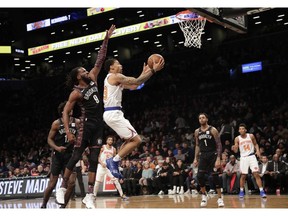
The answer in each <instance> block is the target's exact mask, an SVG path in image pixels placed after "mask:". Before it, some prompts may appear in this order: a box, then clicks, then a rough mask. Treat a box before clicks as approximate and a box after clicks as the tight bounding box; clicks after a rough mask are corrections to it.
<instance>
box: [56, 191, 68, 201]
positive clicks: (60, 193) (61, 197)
mask: <svg viewBox="0 0 288 216" xmlns="http://www.w3.org/2000/svg"><path fill="white" fill-rule="evenodd" d="M66 191H67V189H66V188H63V187H61V188H59V189H58V190H57V191H56V203H57V204H58V205H64V204H65V198H64V197H65V193H66Z"/></svg>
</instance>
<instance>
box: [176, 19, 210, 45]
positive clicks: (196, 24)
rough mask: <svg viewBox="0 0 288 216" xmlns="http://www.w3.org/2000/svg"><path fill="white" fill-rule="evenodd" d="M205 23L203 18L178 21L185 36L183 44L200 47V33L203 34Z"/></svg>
mask: <svg viewBox="0 0 288 216" xmlns="http://www.w3.org/2000/svg"><path fill="white" fill-rule="evenodd" d="M205 23H206V19H205V18H201V19H192V20H182V21H180V22H178V24H179V26H180V28H181V30H182V32H183V34H184V37H185V43H184V46H186V47H192V46H193V47H196V48H199V49H200V48H201V45H202V44H201V35H202V34H203V30H204V26H205Z"/></svg>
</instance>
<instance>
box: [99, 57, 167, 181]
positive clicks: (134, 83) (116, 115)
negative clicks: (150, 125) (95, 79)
mask: <svg viewBox="0 0 288 216" xmlns="http://www.w3.org/2000/svg"><path fill="white" fill-rule="evenodd" d="M153 61H154V60H153ZM163 67H164V59H163V58H161V59H160V61H159V62H158V63H155V62H153V68H149V66H148V65H146V64H145V63H144V66H143V70H142V73H141V74H140V76H139V77H138V78H134V77H127V76H124V75H123V74H122V65H121V64H120V63H119V61H118V60H116V59H108V60H106V62H105V65H104V69H105V70H106V71H108V74H107V76H106V78H105V80H104V96H103V101H104V114H103V118H104V121H105V122H106V124H107V125H108V126H109V127H111V128H112V129H113V130H114V131H115V132H116V133H117V134H118V135H119V136H120V137H121V138H122V139H124V140H125V142H124V143H123V144H122V146H121V148H120V151H119V152H118V154H117V155H116V156H115V157H113V158H109V159H108V160H107V161H106V163H107V168H108V169H109V170H110V171H111V173H112V175H113V176H114V177H116V178H122V175H121V174H120V173H119V170H118V164H119V161H120V160H121V159H122V158H123V157H125V156H126V155H128V154H129V153H131V152H132V151H133V150H134V149H135V148H136V147H138V146H139V145H140V144H141V138H140V136H139V135H138V134H137V132H136V130H135V129H134V128H133V126H132V125H131V124H130V122H129V121H128V120H127V119H125V118H124V114H123V112H122V111H121V108H122V106H121V101H122V91H123V89H124V88H126V89H136V88H137V87H138V86H139V85H141V84H142V83H144V82H145V81H146V80H148V79H149V78H150V77H151V76H152V75H153V74H154V73H156V72H157V71H160V70H161V69H162V68H163Z"/></svg>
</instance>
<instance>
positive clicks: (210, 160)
mask: <svg viewBox="0 0 288 216" xmlns="http://www.w3.org/2000/svg"><path fill="white" fill-rule="evenodd" d="M216 159H217V152H201V154H200V157H199V166H198V170H199V171H200V170H202V171H206V172H208V173H210V172H213V171H214V170H213V169H214V167H215V162H216Z"/></svg>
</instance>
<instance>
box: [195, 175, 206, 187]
mask: <svg viewBox="0 0 288 216" xmlns="http://www.w3.org/2000/svg"><path fill="white" fill-rule="evenodd" d="M205 174H206V173H205V172H202V171H199V172H198V174H197V179H198V183H199V186H200V187H204V186H205Z"/></svg>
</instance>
